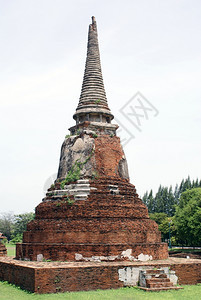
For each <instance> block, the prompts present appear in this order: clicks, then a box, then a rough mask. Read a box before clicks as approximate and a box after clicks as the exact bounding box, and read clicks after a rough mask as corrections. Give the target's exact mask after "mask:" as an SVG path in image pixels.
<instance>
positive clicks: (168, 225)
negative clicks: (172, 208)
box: [150, 213, 176, 244]
mask: <svg viewBox="0 0 201 300" xmlns="http://www.w3.org/2000/svg"><path fill="white" fill-rule="evenodd" d="M150 219H152V220H154V221H155V222H156V223H157V224H158V229H159V231H160V232H161V239H162V241H164V242H167V241H169V233H171V241H172V243H174V244H175V235H176V229H175V224H174V217H168V215H167V214H165V213H154V214H150Z"/></svg>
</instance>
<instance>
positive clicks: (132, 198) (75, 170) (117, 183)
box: [16, 17, 168, 261]
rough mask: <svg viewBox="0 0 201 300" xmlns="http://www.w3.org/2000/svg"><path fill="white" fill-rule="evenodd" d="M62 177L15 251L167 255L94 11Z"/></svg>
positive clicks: (22, 255) (97, 257) (85, 256)
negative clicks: (112, 95)
mask: <svg viewBox="0 0 201 300" xmlns="http://www.w3.org/2000/svg"><path fill="white" fill-rule="evenodd" d="M73 118H74V120H75V121H76V125H75V126H73V127H71V128H70V129H69V130H70V135H68V136H66V138H65V140H64V142H63V145H62V148H61V156H60V163H59V170H58V175H57V179H56V181H55V184H54V185H53V186H51V187H50V189H49V190H48V192H47V194H46V197H45V198H44V199H43V201H42V202H41V203H40V204H39V205H38V206H37V207H36V214H35V219H34V220H33V221H31V222H30V223H29V224H28V225H27V231H26V232H24V236H23V242H22V244H17V246H16V258H17V259H26V260H37V259H38V260H39V259H41V257H42V258H43V259H45V260H49V259H50V260H57V261H93V260H94V261H112V260H131V261H132V260H133V261H134V260H138V259H140V258H142V259H144V258H148V259H166V258H167V257H168V251H167V244H166V243H161V235H160V232H159V231H158V226H157V224H156V223H155V222H154V221H153V220H150V218H149V216H148V211H147V207H146V206H145V205H144V204H143V202H142V200H141V199H139V197H138V195H137V193H136V189H135V186H134V185H132V184H131V183H130V182H129V175H128V168H127V161H126V158H125V155H124V152H123V149H122V146H121V143H120V139H119V137H117V136H116V130H117V128H118V126H117V125H115V124H112V123H111V121H112V119H113V115H112V113H111V111H110V109H109V107H108V102H107V98H106V94H105V89H104V84H103V78H102V72H101V64H100V54H99V46H98V37H97V27H96V21H95V18H94V17H92V24H90V25H89V34H88V47H87V58H86V65H85V73H84V79H83V84H82V90H81V96H80V100H79V103H78V107H77V109H76V112H75V114H74V116H73Z"/></svg>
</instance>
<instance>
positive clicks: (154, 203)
mask: <svg viewBox="0 0 201 300" xmlns="http://www.w3.org/2000/svg"><path fill="white" fill-rule="evenodd" d="M198 187H201V180H198V179H196V180H193V181H191V179H190V177H189V176H188V178H187V179H183V180H182V181H181V183H180V184H179V185H178V184H176V186H175V189H174V190H173V188H172V186H170V187H167V186H165V187H164V186H161V185H160V186H159V188H158V191H157V192H156V194H155V196H154V194H153V191H152V190H151V191H150V192H148V191H147V192H146V193H145V194H144V196H143V197H142V201H143V202H144V204H146V206H147V208H148V211H149V213H150V214H153V213H165V214H166V215H168V216H170V217H171V216H174V214H175V209H176V205H178V204H179V199H180V196H181V194H182V193H183V192H185V191H186V190H188V189H193V188H198Z"/></svg>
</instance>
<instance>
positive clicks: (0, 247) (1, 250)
mask: <svg viewBox="0 0 201 300" xmlns="http://www.w3.org/2000/svg"><path fill="white" fill-rule="evenodd" d="M4 239H6V236H3V234H2V233H1V232H0V256H6V254H7V249H6V247H5V245H4V244H3V243H2V241H3V240H4Z"/></svg>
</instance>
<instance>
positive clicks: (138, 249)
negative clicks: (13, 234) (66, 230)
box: [16, 243, 168, 261]
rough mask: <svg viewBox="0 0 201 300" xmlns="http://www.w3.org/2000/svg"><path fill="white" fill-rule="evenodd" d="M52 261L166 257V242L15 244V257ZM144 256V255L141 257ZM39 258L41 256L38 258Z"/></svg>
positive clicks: (133, 259)
mask: <svg viewBox="0 0 201 300" xmlns="http://www.w3.org/2000/svg"><path fill="white" fill-rule="evenodd" d="M39 254H42V256H41V255H40V256H39V257H42V258H43V259H44V260H52V261H121V260H130V261H135V260H138V259H141V258H142V259H151V260H152V259H154V260H155V259H167V258H168V248H167V243H154V244H151V243H146V244H145V243H139V244H115V245H111V244H93V245H92V244H61V243H58V244H57V243H22V244H17V245H16V258H17V259H26V260H31V261H34V260H37V256H38V255H39ZM139 256H140V258H139ZM143 256H145V257H143ZM40 259H41V258H40Z"/></svg>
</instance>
